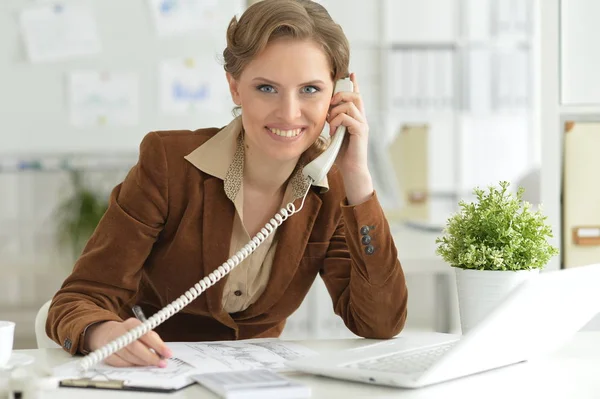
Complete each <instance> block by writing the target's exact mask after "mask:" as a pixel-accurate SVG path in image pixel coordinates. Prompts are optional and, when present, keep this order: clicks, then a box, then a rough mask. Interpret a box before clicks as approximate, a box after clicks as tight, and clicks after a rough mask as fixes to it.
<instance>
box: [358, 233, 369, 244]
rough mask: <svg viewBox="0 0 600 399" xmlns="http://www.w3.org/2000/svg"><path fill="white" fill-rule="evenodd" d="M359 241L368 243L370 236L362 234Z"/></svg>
mask: <svg viewBox="0 0 600 399" xmlns="http://www.w3.org/2000/svg"><path fill="white" fill-rule="evenodd" d="M360 241H361V242H362V243H363V245H367V244H370V243H371V236H370V235H366V236H363V238H362V239H361V240H360Z"/></svg>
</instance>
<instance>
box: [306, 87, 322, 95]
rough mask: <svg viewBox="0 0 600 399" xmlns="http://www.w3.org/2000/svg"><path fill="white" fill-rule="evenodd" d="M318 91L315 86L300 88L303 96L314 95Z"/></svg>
mask: <svg viewBox="0 0 600 399" xmlns="http://www.w3.org/2000/svg"><path fill="white" fill-rule="evenodd" d="M318 91H319V88H318V87H315V86H305V87H303V88H302V93H304V94H315V93H316V92H318Z"/></svg>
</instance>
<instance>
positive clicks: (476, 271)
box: [436, 181, 558, 334]
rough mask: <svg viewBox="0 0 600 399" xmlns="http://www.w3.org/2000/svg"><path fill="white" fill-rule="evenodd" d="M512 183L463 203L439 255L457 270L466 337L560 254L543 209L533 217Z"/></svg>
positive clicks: (448, 225) (477, 192) (441, 240)
mask: <svg viewBox="0 0 600 399" xmlns="http://www.w3.org/2000/svg"><path fill="white" fill-rule="evenodd" d="M523 192H524V189H523V188H522V187H519V189H518V190H517V192H516V195H515V194H514V193H512V192H510V191H509V183H508V182H506V181H502V182H500V184H499V187H498V186H490V187H488V191H487V192H485V191H484V190H482V189H480V188H475V189H474V190H473V193H474V194H475V196H476V200H475V201H473V202H470V203H467V202H465V201H460V202H459V205H460V210H459V212H457V213H456V214H454V215H452V216H451V217H450V218H449V219H448V221H447V223H446V227H445V229H444V235H443V236H442V237H438V238H437V239H436V244H438V247H437V249H436V253H437V254H438V255H440V256H441V257H442V258H443V259H444V260H445V261H446V262H448V263H449V264H450V265H451V266H453V267H455V268H456V269H455V271H456V283H457V290H458V304H459V311H460V321H461V328H462V332H463V334H464V333H466V332H467V331H469V330H470V329H472V328H473V327H474V326H475V325H476V324H477V323H478V322H479V321H480V320H481V319H482V318H483V317H484V316H485V315H487V314H488V313H489V312H490V311H491V310H492V309H493V308H494V307H496V306H497V305H498V304H499V303H500V302H501V301H502V300H503V298H505V297H506V295H507V294H508V293H509V292H510V291H511V290H512V289H513V288H515V287H516V286H517V285H518V284H520V283H521V282H523V281H524V280H525V279H528V278H532V277H533V276H535V275H537V274H538V273H539V271H540V270H541V269H542V268H543V267H544V266H545V265H546V263H547V262H548V261H549V260H550V258H552V257H553V256H555V255H557V254H558V248H556V247H553V246H552V245H550V243H549V242H548V238H550V237H552V229H551V228H550V226H549V225H548V224H547V222H546V219H547V217H546V216H544V215H543V214H542V211H541V209H538V210H536V211H532V209H531V204H530V203H528V202H526V201H523V200H522V196H523Z"/></svg>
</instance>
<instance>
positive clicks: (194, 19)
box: [148, 0, 220, 36]
mask: <svg viewBox="0 0 600 399" xmlns="http://www.w3.org/2000/svg"><path fill="white" fill-rule="evenodd" d="M148 3H149V6H150V12H151V14H152V19H153V22H154V26H155V28H156V32H157V34H158V35H159V36H172V35H180V34H184V33H187V32H191V31H197V30H206V29H208V30H211V29H214V28H216V21H218V20H220V18H219V11H220V10H219V7H218V1H217V0H148Z"/></svg>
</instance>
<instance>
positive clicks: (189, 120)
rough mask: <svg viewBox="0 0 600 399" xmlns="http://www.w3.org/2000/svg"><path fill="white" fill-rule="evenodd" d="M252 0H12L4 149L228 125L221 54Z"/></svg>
mask: <svg viewBox="0 0 600 399" xmlns="http://www.w3.org/2000/svg"><path fill="white" fill-rule="evenodd" d="M244 5H245V1H244V0H218V1H217V0H127V1H123V0H63V1H60V0H59V1H48V0H2V5H1V6H0V88H1V89H0V123H1V130H0V154H11V155H13V154H48V153H50V154H54V153H60V154H64V153H72V152H77V153H87V152H90V153H105V152H127V153H129V152H136V151H137V150H138V147H139V143H140V140H141V139H142V137H143V136H144V135H145V134H146V133H148V132H149V131H154V130H166V129H169V130H170V129H197V128H201V127H208V126H224V125H226V124H227V123H228V122H229V121H230V119H231V117H232V113H231V111H232V108H233V103H232V102H231V99H230V97H229V94H228V90H227V82H226V79H225V72H224V71H223V67H222V61H221V57H222V56H221V55H222V51H223V48H224V47H225V34H226V29H227V25H228V23H229V21H230V20H231V18H232V17H233V16H234V15H239V14H241V12H242V11H243V9H244Z"/></svg>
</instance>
